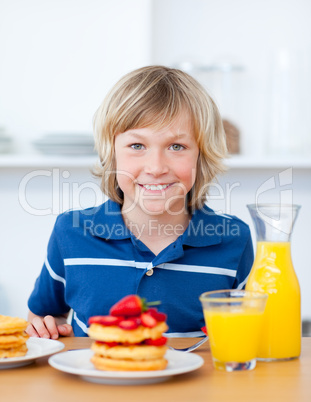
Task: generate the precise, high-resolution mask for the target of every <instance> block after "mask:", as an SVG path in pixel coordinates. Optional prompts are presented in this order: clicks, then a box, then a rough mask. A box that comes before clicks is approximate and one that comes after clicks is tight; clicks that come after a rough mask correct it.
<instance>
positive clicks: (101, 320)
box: [88, 315, 124, 326]
mask: <svg viewBox="0 0 311 402" xmlns="http://www.w3.org/2000/svg"><path fill="white" fill-rule="evenodd" d="M123 319H124V317H113V316H112V315H95V316H93V317H90V318H89V321H88V323H89V325H91V324H100V325H106V326H110V325H118V324H119V322H120V321H122V320H123Z"/></svg>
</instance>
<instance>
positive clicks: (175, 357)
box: [49, 349, 204, 385]
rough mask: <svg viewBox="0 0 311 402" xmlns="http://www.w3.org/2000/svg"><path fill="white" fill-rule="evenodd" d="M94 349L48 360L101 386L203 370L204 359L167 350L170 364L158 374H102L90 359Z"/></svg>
mask: <svg viewBox="0 0 311 402" xmlns="http://www.w3.org/2000/svg"><path fill="white" fill-rule="evenodd" d="M93 354H94V352H93V351H92V350H91V349H81V350H71V351H68V352H63V353H59V354H57V355H55V356H51V357H50V358H49V363H50V365H51V366H52V367H54V368H56V369H57V370H60V371H64V372H65V373H70V374H76V375H79V376H81V377H82V378H83V379H84V380H86V381H91V382H96V383H100V384H118V385H135V384H150V383H156V382H161V381H165V380H167V379H168V378H170V377H171V376H173V375H177V374H183V373H188V372H190V371H193V370H196V369H198V368H199V367H201V366H202V365H203V363H204V360H203V359H202V357H201V356H199V355H196V354H192V353H184V352H178V351H175V350H168V351H167V352H166V355H165V358H166V359H167V360H168V365H167V367H166V369H164V370H155V371H101V370H96V369H95V367H94V366H93V364H92V363H91V361H90V359H91V357H92V355H93Z"/></svg>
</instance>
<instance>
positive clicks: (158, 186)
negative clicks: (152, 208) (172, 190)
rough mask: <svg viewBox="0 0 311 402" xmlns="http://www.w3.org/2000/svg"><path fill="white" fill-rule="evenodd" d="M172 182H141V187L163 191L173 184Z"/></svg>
mask: <svg viewBox="0 0 311 402" xmlns="http://www.w3.org/2000/svg"><path fill="white" fill-rule="evenodd" d="M172 184H173V183H171V184H139V185H140V186H141V187H143V188H145V189H146V190H152V191H162V190H165V189H166V188H168V187H169V186H171V185H172Z"/></svg>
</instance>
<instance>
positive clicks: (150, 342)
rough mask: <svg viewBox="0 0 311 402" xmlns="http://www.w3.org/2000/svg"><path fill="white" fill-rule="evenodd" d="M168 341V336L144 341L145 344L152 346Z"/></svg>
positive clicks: (161, 344)
mask: <svg viewBox="0 0 311 402" xmlns="http://www.w3.org/2000/svg"><path fill="white" fill-rule="evenodd" d="M166 342H167V338H165V336H161V338H158V339H145V341H144V343H145V345H150V346H163V345H165V344H166Z"/></svg>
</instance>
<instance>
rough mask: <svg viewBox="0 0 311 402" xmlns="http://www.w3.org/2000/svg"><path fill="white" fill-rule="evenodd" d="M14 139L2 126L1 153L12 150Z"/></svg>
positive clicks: (0, 131)
mask: <svg viewBox="0 0 311 402" xmlns="http://www.w3.org/2000/svg"><path fill="white" fill-rule="evenodd" d="M12 145H13V139H12V137H10V136H9V135H7V134H6V133H5V130H4V129H3V128H2V127H0V153H1V154H4V153H8V152H11V151H12Z"/></svg>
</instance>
